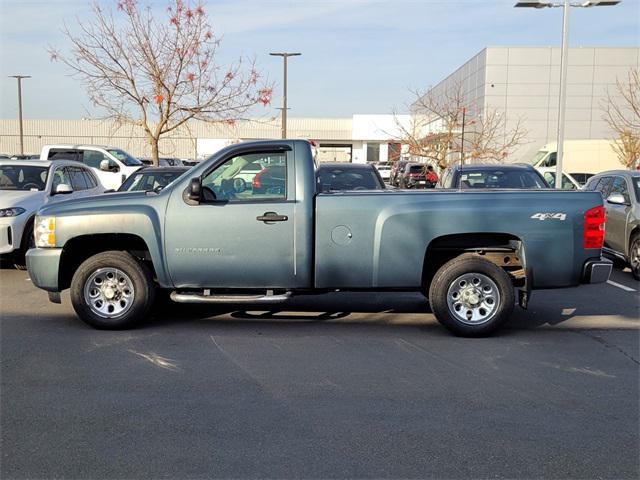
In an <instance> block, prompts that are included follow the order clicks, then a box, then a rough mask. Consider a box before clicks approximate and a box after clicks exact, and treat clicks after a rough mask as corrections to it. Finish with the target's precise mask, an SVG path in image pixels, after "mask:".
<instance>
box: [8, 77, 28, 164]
mask: <svg viewBox="0 0 640 480" xmlns="http://www.w3.org/2000/svg"><path fill="white" fill-rule="evenodd" d="M9 78H15V79H16V80H18V120H19V125H20V155H24V137H23V133H22V79H23V78H31V75H9Z"/></svg>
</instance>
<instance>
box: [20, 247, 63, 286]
mask: <svg viewBox="0 0 640 480" xmlns="http://www.w3.org/2000/svg"><path fill="white" fill-rule="evenodd" d="M61 255H62V249H61V248H32V249H30V250H29V251H28V252H27V255H26V257H27V269H28V270H29V277H30V278H31V282H33V284H34V285H35V286H36V287H38V288H42V289H43V290H47V291H49V292H59V291H60V288H59V285H58V272H59V268H60V256H61Z"/></svg>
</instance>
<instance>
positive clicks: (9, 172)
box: [0, 165, 49, 191]
mask: <svg viewBox="0 0 640 480" xmlns="http://www.w3.org/2000/svg"><path fill="white" fill-rule="evenodd" d="M48 175H49V167H33V166H30V165H0V190H33V191H35V190H44V188H45V185H46V184H47V176H48Z"/></svg>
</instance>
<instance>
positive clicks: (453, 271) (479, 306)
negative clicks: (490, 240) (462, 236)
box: [429, 254, 515, 337]
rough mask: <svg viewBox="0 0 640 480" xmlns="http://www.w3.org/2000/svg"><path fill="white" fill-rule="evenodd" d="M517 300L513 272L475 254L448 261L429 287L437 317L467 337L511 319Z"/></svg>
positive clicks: (482, 333) (432, 306)
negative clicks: (511, 274)
mask: <svg viewBox="0 0 640 480" xmlns="http://www.w3.org/2000/svg"><path fill="white" fill-rule="evenodd" d="M514 303H515V296H514V292H513V285H512V284H511V279H510V278H509V275H508V274H507V273H506V272H505V271H504V270H503V269H502V268H500V267H498V266H497V265H495V264H494V263H491V262H490V261H488V260H485V259H484V258H482V257H480V256H479V255H475V254H464V255H461V256H459V257H456V258H454V259H453V260H451V261H449V262H447V263H445V264H444V265H443V266H442V267H441V268H440V269H439V270H438V271H437V272H436V274H435V276H434V277H433V280H432V282H431V286H430V288H429V304H430V305H431V310H432V311H433V313H434V315H435V317H436V319H437V320H438V321H439V322H440V323H441V324H442V325H444V326H445V327H446V328H448V329H449V330H450V331H452V332H453V333H455V334H457V335H461V336H465V337H477V336H482V335H488V334H490V333H492V332H494V331H495V330H496V329H497V328H499V327H500V326H501V325H502V324H504V323H505V322H506V321H507V320H508V319H509V317H510V315H511V312H512V311H513V306H514Z"/></svg>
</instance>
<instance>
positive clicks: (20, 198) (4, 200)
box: [0, 190, 45, 211]
mask: <svg viewBox="0 0 640 480" xmlns="http://www.w3.org/2000/svg"><path fill="white" fill-rule="evenodd" d="M44 197H45V192H44V191H36V192H33V191H31V190H0V208H9V207H22V208H24V209H26V210H27V211H33V210H36V209H37V208H38V207H39V206H40V205H42V203H43V202H44Z"/></svg>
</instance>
